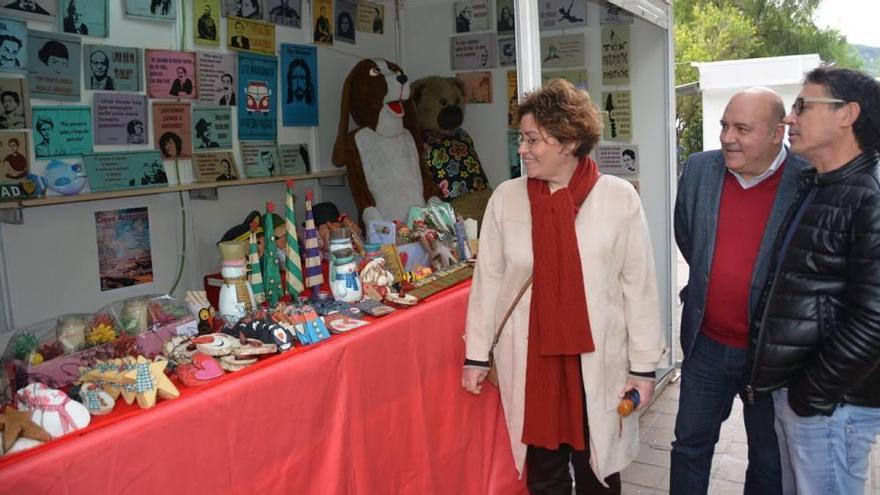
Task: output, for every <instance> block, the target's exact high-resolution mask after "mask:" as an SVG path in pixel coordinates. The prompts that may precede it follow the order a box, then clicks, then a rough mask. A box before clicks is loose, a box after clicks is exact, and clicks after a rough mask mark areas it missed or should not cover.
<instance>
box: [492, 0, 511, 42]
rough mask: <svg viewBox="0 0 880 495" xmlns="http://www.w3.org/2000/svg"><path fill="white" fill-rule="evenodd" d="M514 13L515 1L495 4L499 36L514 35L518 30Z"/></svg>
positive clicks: (499, 1) (499, 0)
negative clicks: (516, 29)
mask: <svg viewBox="0 0 880 495" xmlns="http://www.w3.org/2000/svg"><path fill="white" fill-rule="evenodd" d="M513 12H514V11H513V0H497V1H496V2H495V23H496V27H497V29H496V30H497V31H498V34H513V31H514V29H515V28H516V21H515V19H514V16H513Z"/></svg>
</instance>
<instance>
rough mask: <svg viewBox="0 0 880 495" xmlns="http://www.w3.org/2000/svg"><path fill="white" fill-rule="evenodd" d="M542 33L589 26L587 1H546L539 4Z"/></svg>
mask: <svg viewBox="0 0 880 495" xmlns="http://www.w3.org/2000/svg"><path fill="white" fill-rule="evenodd" d="M538 17H539V18H540V19H541V31H544V30H548V29H571V28H575V27H584V26H586V25H587V1H586V0H544V1H542V2H539V3H538Z"/></svg>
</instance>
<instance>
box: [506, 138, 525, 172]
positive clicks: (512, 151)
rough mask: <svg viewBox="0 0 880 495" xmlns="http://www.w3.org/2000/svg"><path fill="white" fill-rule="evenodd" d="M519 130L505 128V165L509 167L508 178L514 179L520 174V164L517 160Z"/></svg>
mask: <svg viewBox="0 0 880 495" xmlns="http://www.w3.org/2000/svg"><path fill="white" fill-rule="evenodd" d="M519 160H520V159H519V130H518V129H516V130H514V129H508V130H507V166H508V168H509V169H510V178H511V179H516V178H517V177H519V176H521V175H522V166H521V164H520V161H519Z"/></svg>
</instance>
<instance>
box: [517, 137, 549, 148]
mask: <svg viewBox="0 0 880 495" xmlns="http://www.w3.org/2000/svg"><path fill="white" fill-rule="evenodd" d="M544 141H547V138H545V137H543V136H541V137H531V136H526V135H525V134H520V135H518V136H517V137H516V143H517V144H519V145H522V144H525V145H526V147H528V148H531V147H532V146H534V145H536V144H538V143H540V142H544Z"/></svg>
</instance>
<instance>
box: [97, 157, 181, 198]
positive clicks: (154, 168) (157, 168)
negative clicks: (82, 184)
mask: <svg viewBox="0 0 880 495" xmlns="http://www.w3.org/2000/svg"><path fill="white" fill-rule="evenodd" d="M83 165H85V167H86V174H88V176H89V188H91V190H92V191H114V190H119V189H137V188H141V187H161V186H167V185H168V176H167V175H166V174H165V167H164V165H163V164H162V155H160V154H159V152H158V151H154V150H149V151H125V152H121V153H90V154H85V155H83Z"/></svg>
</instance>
